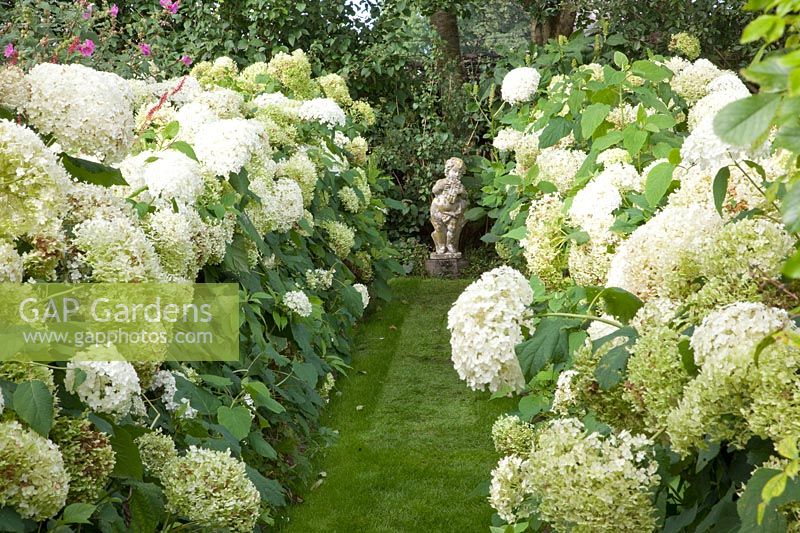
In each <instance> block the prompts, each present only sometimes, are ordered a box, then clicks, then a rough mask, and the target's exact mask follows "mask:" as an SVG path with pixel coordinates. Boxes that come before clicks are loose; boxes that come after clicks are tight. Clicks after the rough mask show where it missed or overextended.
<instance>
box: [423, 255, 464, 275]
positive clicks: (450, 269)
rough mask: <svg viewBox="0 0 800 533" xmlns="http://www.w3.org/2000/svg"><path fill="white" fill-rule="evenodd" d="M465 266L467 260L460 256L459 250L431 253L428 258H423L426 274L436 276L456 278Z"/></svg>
mask: <svg viewBox="0 0 800 533" xmlns="http://www.w3.org/2000/svg"><path fill="white" fill-rule="evenodd" d="M466 266H467V260H466V259H464V258H463V257H461V252H456V253H454V254H451V253H444V254H437V253H432V254H431V257H430V259H427V260H425V270H427V271H428V275H430V276H434V277H438V278H442V277H447V278H457V277H458V276H459V274H460V273H461V271H462V270H464V268H466Z"/></svg>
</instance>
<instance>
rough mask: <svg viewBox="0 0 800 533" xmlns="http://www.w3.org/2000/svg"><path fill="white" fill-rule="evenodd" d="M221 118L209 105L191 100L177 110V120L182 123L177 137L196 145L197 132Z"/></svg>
mask: <svg viewBox="0 0 800 533" xmlns="http://www.w3.org/2000/svg"><path fill="white" fill-rule="evenodd" d="M219 119H220V117H219V116H218V115H217V114H216V113H215V112H214V111H213V110H212V109H211V108H210V107H208V105H206V104H201V103H199V102H189V103H187V104H185V105H183V106H182V107H181V108H180V109H178V111H176V112H175V120H177V121H178V123H179V124H180V129H179V130H178V137H177V139H179V140H181V141H186V142H187V143H189V144H191V145H193V146H194V142H195V138H196V137H197V133H198V132H199V131H200V130H201V129H202V127H203V126H204V125H205V124H208V123H209V122H215V121H217V120H219Z"/></svg>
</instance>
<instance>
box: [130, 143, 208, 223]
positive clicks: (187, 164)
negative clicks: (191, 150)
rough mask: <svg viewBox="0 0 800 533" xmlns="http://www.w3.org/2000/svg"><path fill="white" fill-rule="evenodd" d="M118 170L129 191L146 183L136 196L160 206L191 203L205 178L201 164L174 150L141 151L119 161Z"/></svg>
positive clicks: (201, 188)
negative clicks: (143, 189)
mask: <svg viewBox="0 0 800 533" xmlns="http://www.w3.org/2000/svg"><path fill="white" fill-rule="evenodd" d="M119 168H120V171H121V172H122V175H123V177H124V178H125V181H127V182H128V185H129V186H130V188H131V190H132V191H136V190H139V189H141V188H142V187H147V190H146V191H144V193H142V196H140V197H139V199H140V200H141V201H151V202H153V204H154V205H157V206H160V207H167V208H170V209H171V208H172V201H173V200H174V201H175V202H177V203H178V205H179V206H188V205H193V204H194V203H195V202H196V201H197V198H198V197H199V196H200V195H201V194H202V193H203V190H204V188H205V180H204V179H203V175H202V173H201V169H200V165H199V164H197V162H196V161H194V160H193V159H190V158H189V157H188V156H186V155H184V154H183V153H181V152H178V151H177V150H164V151H161V152H151V151H144V152H141V153H139V154H137V155H135V156H132V157H128V158H126V159H125V160H123V161H122V162H121V163H120V166H119Z"/></svg>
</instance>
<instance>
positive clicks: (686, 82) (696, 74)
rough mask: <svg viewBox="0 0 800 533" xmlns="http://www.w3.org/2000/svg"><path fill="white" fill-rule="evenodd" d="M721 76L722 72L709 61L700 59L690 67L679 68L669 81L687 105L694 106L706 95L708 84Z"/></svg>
mask: <svg viewBox="0 0 800 533" xmlns="http://www.w3.org/2000/svg"><path fill="white" fill-rule="evenodd" d="M673 72H674V71H673ZM721 74H722V71H721V70H719V69H718V68H717V67H716V66H715V65H714V64H713V63H712V62H711V61H709V60H708V59H703V58H701V59H698V60H697V61H695V62H694V63H692V64H691V65H686V66H684V67H683V68H680V69H679V71H678V72H677V73H676V74H675V76H674V77H673V78H672V81H670V85H671V86H672V89H673V90H674V91H675V92H676V93H678V94H679V95H681V96H682V97H683V99H684V100H686V102H687V103H688V104H689V105H694V103H695V102H697V101H698V100H700V99H701V98H703V97H704V96H706V95H707V94H708V92H709V88H708V84H709V83H710V82H711V81H713V80H714V79H716V78H717V77H719V76H720V75H721Z"/></svg>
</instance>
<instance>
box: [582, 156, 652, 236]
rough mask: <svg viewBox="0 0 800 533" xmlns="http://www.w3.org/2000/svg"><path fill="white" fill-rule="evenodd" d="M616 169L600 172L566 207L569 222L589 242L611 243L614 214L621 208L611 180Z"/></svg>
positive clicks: (611, 168)
mask: <svg viewBox="0 0 800 533" xmlns="http://www.w3.org/2000/svg"><path fill="white" fill-rule="evenodd" d="M617 166H619V165H615V166H612V167H610V168H609V169H608V170H604V171H603V172H601V173H600V174H598V175H597V176H596V177H594V178H593V179H592V181H590V182H589V183H587V184H586V186H585V187H584V188H583V189H581V190H580V191H578V193H577V194H576V195H575V197H574V198H573V199H572V205H571V206H570V208H569V212H568V215H569V219H570V220H571V222H572V223H573V224H575V225H576V226H578V227H580V228H581V229H583V231H585V232H586V233H588V234H589V237H590V238H591V240H593V241H597V242H613V240H614V237H613V235H612V233H611V226H613V225H614V220H615V218H614V211H616V210H617V209H618V208H619V207H620V206H621V205H622V195H621V194H620V192H619V189H618V188H617V186H616V185H615V184H614V181H613V180H614V177H615V175H616V174H615V172H614V170H613V169H616V167H617ZM637 175H638V174H637Z"/></svg>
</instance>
